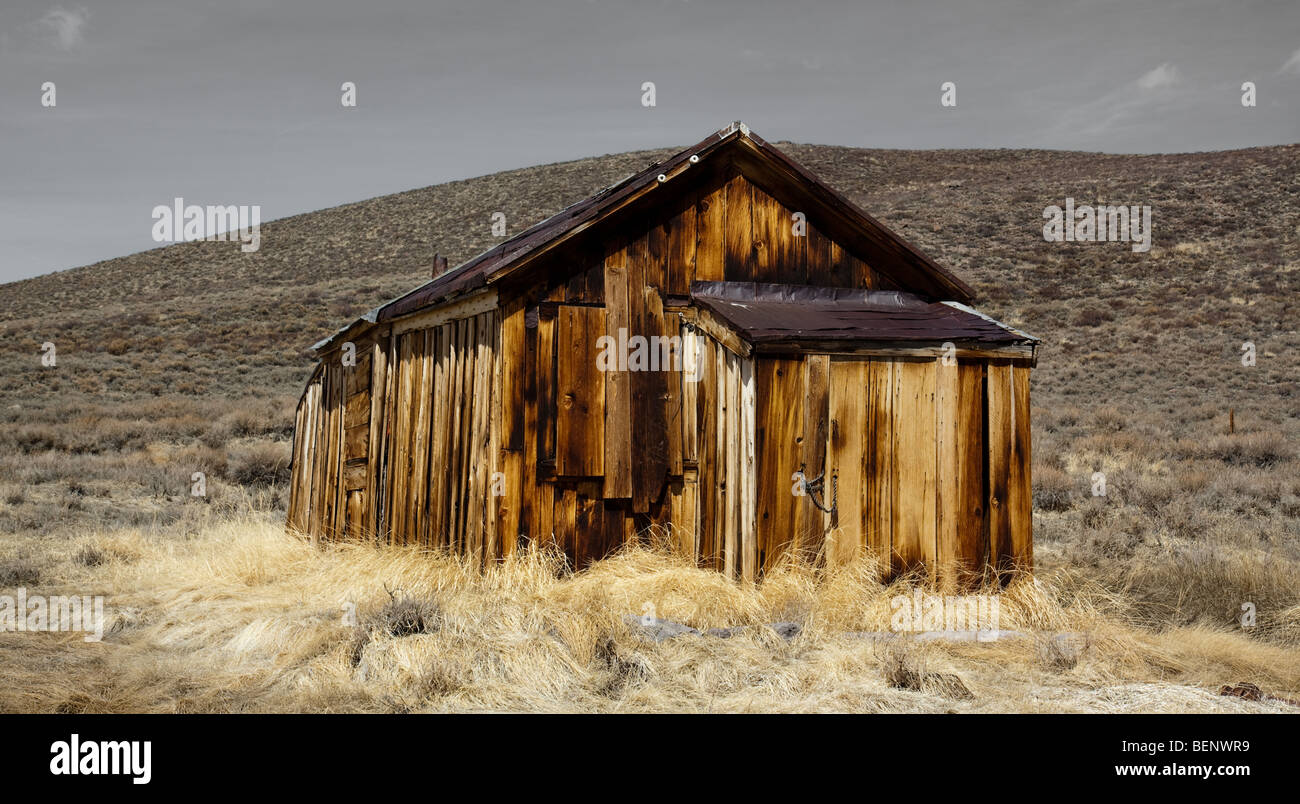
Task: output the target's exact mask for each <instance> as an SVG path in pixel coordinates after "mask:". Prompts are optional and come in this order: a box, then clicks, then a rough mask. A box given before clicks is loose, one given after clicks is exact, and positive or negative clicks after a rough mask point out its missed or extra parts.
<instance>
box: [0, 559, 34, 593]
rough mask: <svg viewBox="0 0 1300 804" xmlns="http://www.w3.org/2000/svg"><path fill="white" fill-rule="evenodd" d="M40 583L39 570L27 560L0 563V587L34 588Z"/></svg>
mask: <svg viewBox="0 0 1300 804" xmlns="http://www.w3.org/2000/svg"><path fill="white" fill-rule="evenodd" d="M40 582H41V570H40V567H37V566H36V565H35V564H33V563H32V562H31V561H28V560H27V559H15V560H11V561H2V562H0V587H13V586H35V585H36V584H38V583H40Z"/></svg>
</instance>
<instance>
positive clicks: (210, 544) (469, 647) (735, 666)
mask: <svg viewBox="0 0 1300 804" xmlns="http://www.w3.org/2000/svg"><path fill="white" fill-rule="evenodd" d="M87 551H94V552H95V554H96V555H98V556H99V559H98V560H96V561H86V560H84V558H81V557H82V556H84V555H85V554H86V553H87ZM874 566H875V564H874V563H873V562H872V561H871V560H870V559H865V560H863V561H860V562H857V563H855V564H852V565H850V566H847V567H843V568H840V569H837V570H834V571H831V572H818V571H816V570H814V569H813V568H810V567H808V566H805V565H799V564H794V563H790V564H787V565H785V566H783V567H781V568H780V569H778V570H777V571H776V572H774V573H773V574H772V575H771V576H770V577H769V578H768V579H767V580H766V582H764V583H763V584H761V585H757V586H754V585H745V584H737V583H733V582H731V581H728V580H726V579H725V578H723V577H722V576H720V575H719V574H717V573H715V572H712V571H709V570H703V569H698V568H696V567H694V566H692V565H690V564H689V563H687V562H686V561H685V560H683V559H682V558H681V557H679V556H674V555H672V554H670V553H667V552H663V551H659V550H652V549H647V548H637V549H631V550H628V551H626V552H624V553H623V554H621V555H618V556H616V557H614V558H612V559H610V560H607V561H605V562H602V563H600V564H598V565H596V566H595V567H594V568H592V569H591V570H589V571H586V572H582V573H579V574H576V575H569V574H566V573H564V572H563V570H562V561H561V560H560V559H559V558H558V557H556V556H551V555H547V554H545V553H539V552H528V553H525V554H522V555H520V556H519V557H516V558H514V559H512V560H510V561H507V562H505V563H503V564H500V565H497V566H493V567H491V568H490V569H489V570H488V571H487V572H486V573H485V574H483V573H480V572H479V571H478V570H476V569H475V568H474V567H471V566H468V565H466V564H465V563H464V562H463V561H461V560H458V559H456V558H453V557H450V556H445V555H433V554H428V553H421V552H419V551H417V550H415V549H391V548H388V549H377V548H373V547H369V546H360V545H332V546H328V547H326V548H323V549H321V548H315V547H312V546H311V545H310V544H308V543H306V542H305V541H303V540H299V539H295V538H291V537H289V536H286V535H285V534H284V533H283V532H282V530H281V528H280V526H279V525H278V524H277V523H276V522H275V521H273V520H272V519H271V518H269V517H267V516H265V515H250V516H246V517H243V518H239V519H221V518H217V517H212V518H211V519H210V521H209V522H207V523H204V524H199V525H198V526H196V528H195V529H194V530H192V531H191V532H190V533H189V535H188V536H187V537H186V538H177V536H176V534H175V533H169V532H167V531H166V530H152V531H150V530H125V531H116V532H113V533H106V534H102V535H96V536H92V537H88V538H87V539H85V540H84V541H83V542H82V543H80V544H78V545H69V548H68V550H67V551H66V555H60V556H57V557H56V558H55V560H54V561H53V562H52V563H51V566H50V567H49V568H48V571H47V572H46V573H45V574H44V575H43V577H42V578H41V579H40V580H41V584H40V585H39V586H38V587H37V588H35V589H32V590H29V591H40V592H45V593H47V594H57V593H59V592H66V591H68V590H79V591H80V592H81V593H88V592H91V591H93V592H95V593H99V594H103V595H105V596H106V598H107V600H106V611H107V614H106V616H107V620H108V623H107V627H106V635H105V639H104V641H103V642H102V643H98V644H93V643H92V644H88V643H85V642H83V641H81V639H80V638H79V636H78V635H58V634H31V633H24V634H4V635H0V654H2V655H3V659H2V660H3V662H4V664H5V667H6V678H7V680H8V681H9V683H8V684H6V685H5V687H4V689H3V690H0V710H2V711H46V712H48V711H84V712H121V711H145V712H214V711H215V712H230V711H235V712H240V711H365V712H373V711H379V712H392V711H403V712H405V711H532V712H560V711H563V712H571V711H579V712H615V711H620V712H651V711H689V712H703V711H714V712H757V711H764V712H771V711H776V712H793V711H855V712H944V711H962V712H965V711H978V712H996V711H1049V710H1050V711H1184V710H1196V711H1206V710H1209V711H1220V710H1221V711H1284V710H1288V709H1291V707H1289V706H1288V705H1287V704H1284V703H1280V702H1277V701H1266V702H1263V703H1254V702H1249V701H1243V700H1241V699H1229V698H1219V697H1217V696H1215V695H1214V691H1216V690H1217V689H1218V686H1219V685H1221V684H1225V683H1235V682H1238V681H1250V682H1253V683H1256V684H1258V685H1259V686H1260V687H1261V688H1262V689H1264V690H1265V691H1266V692H1270V693H1273V694H1277V695H1282V696H1284V697H1291V698H1295V697H1300V649H1297V646H1296V645H1295V644H1294V643H1290V642H1278V641H1274V642H1261V641H1258V640H1255V639H1251V638H1248V637H1247V636H1244V635H1243V634H1241V633H1240V632H1235V633H1234V632H1232V631H1230V630H1227V629H1223V628H1210V627H1206V626H1192V627H1186V628H1175V629H1166V630H1157V629H1147V628H1143V627H1142V626H1141V625H1140V624H1138V623H1135V622H1133V621H1132V618H1130V617H1129V616H1128V614H1127V612H1128V611H1129V610H1130V606H1129V604H1128V602H1127V601H1126V600H1125V599H1124V598H1123V597H1122V596H1120V595H1116V594H1114V593H1111V592H1106V591H1104V590H1103V589H1102V588H1100V587H1098V586H1097V585H1096V584H1094V583H1092V582H1089V581H1086V580H1084V579H1082V578H1081V577H1079V576H1078V575H1076V574H1070V573H1065V572H1056V573H1045V574H1042V575H1040V577H1039V578H1038V579H1037V580H1034V579H1030V578H1025V579H1021V580H1018V581H1017V582H1015V583H1013V584H1012V585H1011V586H1010V588H1008V589H1007V590H1006V591H1005V592H1004V593H1002V598H1001V623H1000V625H1001V627H1002V628H1004V629H1012V630H1019V631H1027V632H1033V633H1036V634H1042V635H1044V636H1040V637H1039V638H1038V639H1004V640H1000V641H998V642H996V643H935V642H926V643H916V642H911V641H907V640H896V641H892V642H889V643H887V644H885V643H880V642H876V641H873V640H871V639H864V638H862V637H861V636H859V635H856V634H855V633H853V632H863V631H868V632H873V631H887V630H888V629H889V617H890V606H889V599H890V598H891V597H893V596H894V595H897V594H908V593H910V588H909V587H908V586H906V585H905V584H895V585H892V586H884V585H882V584H881V583H880V582H879V581H878V580H877V578H876V576H875V572H874V569H873V568H874ZM647 606H650V607H653V611H654V613H655V614H656V615H657V616H659V617H662V618H665V619H669V620H674V621H677V622H680V623H684V624H686V625H690V626H693V627H695V628H698V629H701V630H703V629H707V628H712V627H730V626H749V627H748V628H743V629H741V630H740V631H739V632H738V633H737V634H736V635H734V636H732V637H730V638H726V639H723V638H719V637H713V636H686V637H678V638H675V639H671V640H666V641H663V642H653V641H651V640H649V639H647V638H646V637H645V636H644V635H643V633H642V632H641V631H640V629H639V628H638V627H637V626H636V625H635V624H629V623H628V621H627V615H629V614H641V613H644V612H645V611H647V610H648V609H647ZM349 612H354V613H355V617H354V618H352V619H349V618H348V617H347V615H348V614H349ZM791 619H793V620H795V621H797V622H800V623H801V624H802V625H803V626H804V628H803V631H802V632H801V633H800V634H799V635H798V636H796V637H794V638H793V639H789V640H787V639H783V638H781V637H780V636H778V635H777V634H776V633H775V632H773V631H772V630H771V629H770V628H768V627H766V624H767V623H772V622H778V621H789V620H791ZM353 623H355V624H353ZM1058 632H1066V633H1069V634H1086V635H1087V636H1086V638H1084V637H1080V639H1084V642H1083V643H1082V646H1081V647H1080V646H1076V647H1075V648H1074V649H1073V650H1072V651H1070V652H1069V653H1070V658H1069V659H1063V658H1062V650H1061V649H1060V648H1051V647H1045V645H1050V644H1051V643H1050V640H1049V637H1048V636H1045V635H1047V634H1053V633H1058ZM1045 640H1047V642H1045Z"/></svg>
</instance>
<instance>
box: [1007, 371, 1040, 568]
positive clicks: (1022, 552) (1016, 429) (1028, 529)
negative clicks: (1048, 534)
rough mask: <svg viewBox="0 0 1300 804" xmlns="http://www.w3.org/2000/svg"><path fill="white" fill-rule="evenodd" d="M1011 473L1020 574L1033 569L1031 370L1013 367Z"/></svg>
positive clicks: (1015, 554)
mask: <svg viewBox="0 0 1300 804" xmlns="http://www.w3.org/2000/svg"><path fill="white" fill-rule="evenodd" d="M1010 370H1011V471H1010V476H1009V477H1008V479H1007V509H1008V516H1009V518H1010V521H1011V562H1012V565H1013V566H1014V567H1015V568H1016V569H1017V570H1021V571H1029V570H1031V569H1033V563H1034V541H1033V525H1034V511H1033V507H1034V506H1033V485H1032V478H1031V471H1032V466H1033V462H1032V457H1033V456H1032V441H1031V434H1030V427H1029V417H1030V412H1029V371H1030V369H1029V367H1028V366H1023V365H1020V366H1012V367H1011V369H1010Z"/></svg>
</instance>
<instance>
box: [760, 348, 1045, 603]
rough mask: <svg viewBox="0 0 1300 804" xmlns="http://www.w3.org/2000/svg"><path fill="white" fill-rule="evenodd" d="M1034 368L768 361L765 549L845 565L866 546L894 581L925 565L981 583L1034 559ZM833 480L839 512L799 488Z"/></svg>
mask: <svg viewBox="0 0 1300 804" xmlns="http://www.w3.org/2000/svg"><path fill="white" fill-rule="evenodd" d="M1029 372H1030V368H1029V367H1028V365H1026V364H1025V362H1023V361H1018V362H1017V363H1016V364H1014V365H1013V363H1012V361H1010V360H995V361H975V360H970V361H968V360H960V361H956V362H955V363H954V364H953V365H944V364H943V362H942V361H940V360H913V359H903V358H895V359H884V358H864V357H852V356H832V355H802V356H792V357H789V358H783V357H772V358H768V357H760V358H759V360H758V364H757V368H756V373H757V376H758V382H757V389H756V390H757V395H758V432H757V439H758V456H759V477H758V500H759V504H758V506H759V507H758V512H757V517H758V544H759V550H760V552H761V555H762V560H763V566H764V567H767V566H770V565H771V562H772V561H774V560H776V559H777V558H779V557H780V556H781V555H782V554H783V553H784V552H785V551H786V550H796V551H798V552H800V553H802V554H804V555H805V556H807V557H816V556H819V555H820V556H823V557H824V558H825V559H826V560H829V561H846V560H848V559H850V558H852V557H853V556H854V555H856V554H857V553H858V552H859V551H861V550H862V549H863V548H870V549H871V550H873V551H874V552H875V553H876V554H877V555H879V556H880V557H881V558H882V560H883V561H885V562H887V566H885V567H884V568H883V569H884V570H885V571H886V572H887V573H888V574H896V573H899V572H905V571H908V570H911V569H914V568H917V567H919V566H926V567H929V568H931V569H934V570H936V571H937V572H938V573H939V574H940V575H942V576H944V577H945V578H949V579H964V580H972V579H973V577H972V576H976V575H981V574H982V573H983V570H984V568H985V567H986V566H992V567H995V568H997V569H1000V570H1011V569H1015V568H1024V569H1028V568H1029V567H1031V566H1032V562H1033V546H1032V537H1031V525H1032V511H1031V505H1032V499H1031V486H1030V475H1029V451H1030V432H1029ZM801 467H802V468H803V470H804V472H805V475H806V477H807V478H808V479H812V478H815V477H817V476H818V475H821V474H823V472H824V473H825V478H826V481H825V483H826V490H825V493H824V500H825V505H826V506H827V507H829V506H830V504H831V499H832V494H833V490H832V478H833V479H834V481H835V482H837V484H838V495H837V499H836V502H837V506H836V510H835V514H834V515H831V514H829V513H825V512H822V511H820V510H818V508H817V507H816V506H814V505H813V504H812V502H811V501H810V500H809V499H808V498H807V497H800V496H797V495H794V494H792V493H791V490H792V485H793V484H792V478H791V475H792V473H793V472H795V471H797V470H799V469H800V468H801Z"/></svg>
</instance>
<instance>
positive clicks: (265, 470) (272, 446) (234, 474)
mask: <svg viewBox="0 0 1300 804" xmlns="http://www.w3.org/2000/svg"><path fill="white" fill-rule="evenodd" d="M289 457H290V455H289V445H288V444H286V443H284V442H260V443H256V444H252V445H250V446H247V447H241V448H240V449H238V450H237V451H236V452H235V454H234V455H233V456H232V458H231V461H230V466H229V469H228V472H227V476H228V477H229V478H230V479H231V480H234V481H235V482H236V483H243V484H244V485H257V484H261V485H270V484H272V483H287V482H288V481H289Z"/></svg>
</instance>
